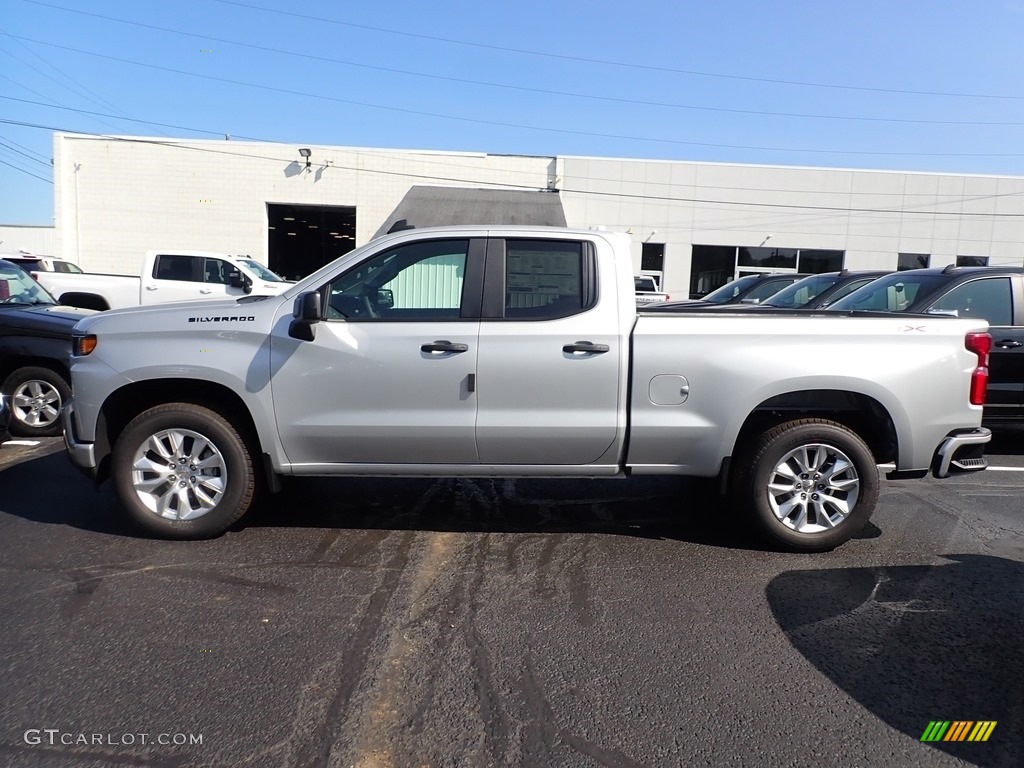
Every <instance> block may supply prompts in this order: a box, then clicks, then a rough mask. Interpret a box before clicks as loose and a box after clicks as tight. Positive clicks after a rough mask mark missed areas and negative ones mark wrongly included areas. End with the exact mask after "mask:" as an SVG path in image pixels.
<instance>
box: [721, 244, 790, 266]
mask: <svg viewBox="0 0 1024 768" xmlns="http://www.w3.org/2000/svg"><path fill="white" fill-rule="evenodd" d="M736 265H737V266H739V267H748V268H749V267H755V268H757V269H766V268H770V269H794V270H795V269H796V248H740V249H739V258H738V259H737V262H736Z"/></svg>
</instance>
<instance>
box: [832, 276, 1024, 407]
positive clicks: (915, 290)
mask: <svg viewBox="0 0 1024 768" xmlns="http://www.w3.org/2000/svg"><path fill="white" fill-rule="evenodd" d="M828 309H829V310H834V311H840V310H846V311H850V310H853V311H857V310H872V311H876V312H907V313H913V314H939V315H956V316H957V317H975V318H982V319H984V320H988V323H989V326H990V328H989V333H990V334H992V354H991V356H990V363H989V383H988V394H987V396H986V398H985V419H986V421H998V420H1000V419H1013V420H1019V419H1020V418H1022V417H1024V267H954V266H949V267H946V268H945V269H908V270H906V271H904V272H895V273H893V274H891V275H889V276H887V277H880V278H879V279H877V280H875V281H874V282H871V283H868V284H867V285H865V286H864V287H863V288H860V289H858V290H856V291H854V292H853V293H851V294H850V295H849V296H846V297H845V298H843V299H840V300H839V301H837V302H835V303H834V304H832V305H830V306H829V307H828Z"/></svg>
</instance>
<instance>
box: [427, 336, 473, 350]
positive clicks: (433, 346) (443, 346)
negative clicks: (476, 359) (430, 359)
mask: <svg viewBox="0 0 1024 768" xmlns="http://www.w3.org/2000/svg"><path fill="white" fill-rule="evenodd" d="M468 349H469V345H468V344H456V343H453V342H450V341H447V340H446V339H440V340H438V341H432V342H431V343H429V344H423V345H421V346H420V351H422V352H466V351H467V350H468Z"/></svg>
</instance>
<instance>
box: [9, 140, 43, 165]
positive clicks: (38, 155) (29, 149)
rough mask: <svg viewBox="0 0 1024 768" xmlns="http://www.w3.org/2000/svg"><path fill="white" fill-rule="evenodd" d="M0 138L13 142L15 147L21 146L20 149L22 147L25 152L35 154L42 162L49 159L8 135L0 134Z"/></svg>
mask: <svg viewBox="0 0 1024 768" xmlns="http://www.w3.org/2000/svg"><path fill="white" fill-rule="evenodd" d="M0 138H2V139H4V140H5V141H8V142H10V143H11V144H13V145H14V146H16V147H21V148H22V149H24V150H25V151H26V152H31V153H32V154H33V155H35V156H36V157H38V158H40V159H41V160H43V161H44V162H46V163H47V164H49V162H50V161H49V158H47V157H46V155H44V154H42V153H41V152H36V151H35V150H34V149H32V148H30V147H26V146H25V145H24V144H19V143H18V142H16V141H15V140H14V139H12V138H10V137H8V136H0Z"/></svg>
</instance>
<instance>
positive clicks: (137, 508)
mask: <svg viewBox="0 0 1024 768" xmlns="http://www.w3.org/2000/svg"><path fill="white" fill-rule="evenodd" d="M112 460H113V465H112V469H113V476H114V484H115V487H116V488H117V493H118V496H119V497H120V499H121V503H122V504H123V505H124V506H125V508H126V509H127V510H128V512H129V514H130V515H131V516H132V518H133V519H134V520H135V521H136V522H138V523H139V524H141V525H142V526H143V527H144V528H145V529H146V530H148V531H149V532H151V533H155V534H157V535H159V536H162V537H165V538H170V539H205V538H210V537H212V536H217V535H219V534H221V533H223V532H224V531H225V530H227V529H228V528H229V527H230V526H231V525H232V524H233V523H234V522H235V521H236V520H238V519H239V518H240V517H241V516H242V515H244V514H245V513H246V511H247V510H248V509H249V507H250V506H251V505H252V502H253V497H254V495H255V491H256V473H255V471H254V469H253V463H252V456H251V453H250V451H249V449H248V447H247V446H246V444H245V441H244V440H243V439H242V437H241V436H240V435H239V434H238V431H237V430H236V429H235V428H234V427H233V426H232V425H231V424H230V423H229V422H228V421H227V420H226V419H224V418H223V417H222V416H220V415H219V414H217V413H215V412H214V411H211V410H210V409H208V408H203V407H202V406H198V405H193V404H191V403H168V404H165V405H158V406H156V407H154V408H150V409H149V410H147V411H145V412H143V413H142V414H140V415H139V416H137V417H136V418H135V419H134V420H132V422H131V423H130V424H129V425H128V426H127V427H126V428H125V430H124V431H123V432H122V433H121V435H120V437H118V439H117V443H116V444H115V445H114V451H113V457H112Z"/></svg>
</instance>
